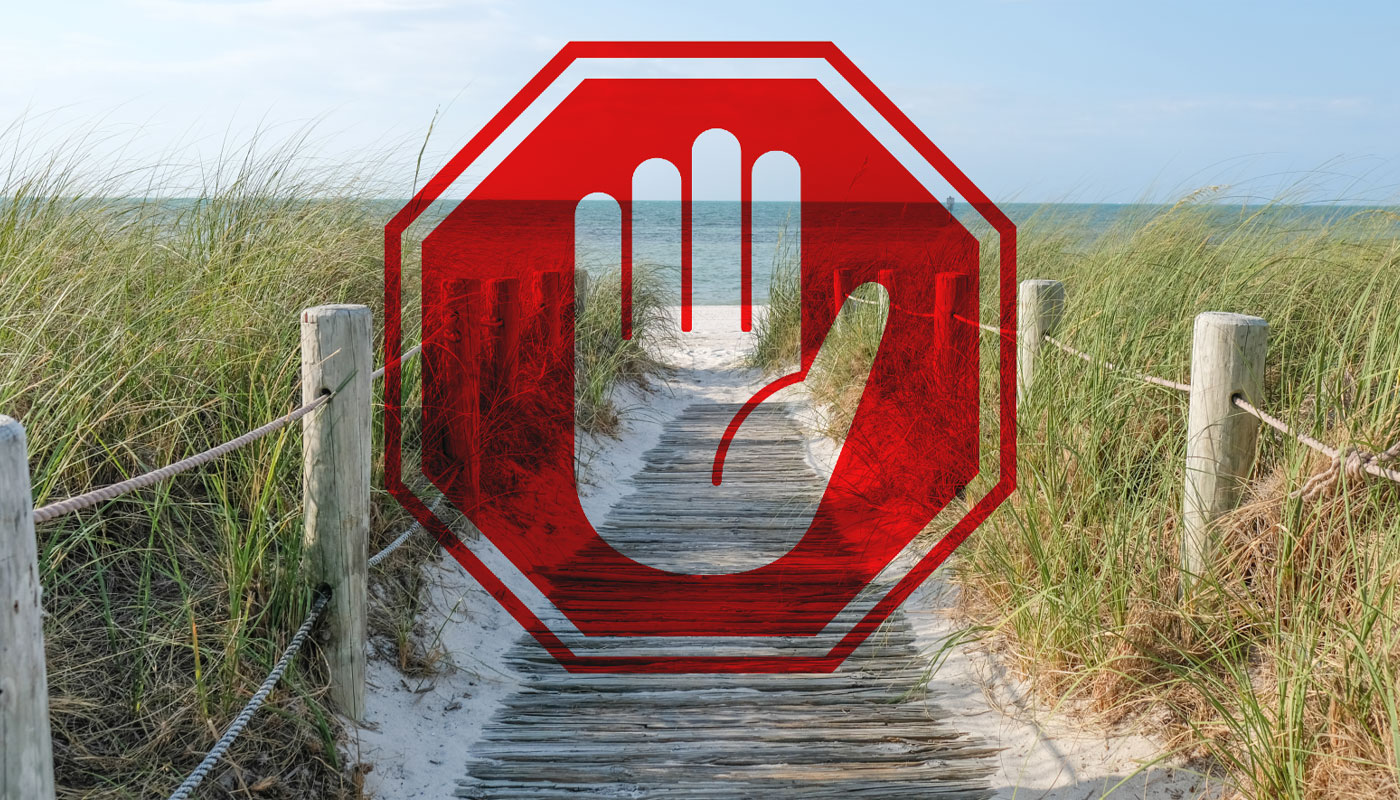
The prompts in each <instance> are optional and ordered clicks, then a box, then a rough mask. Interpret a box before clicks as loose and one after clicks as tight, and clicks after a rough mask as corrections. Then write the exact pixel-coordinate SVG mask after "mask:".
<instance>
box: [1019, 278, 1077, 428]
mask: <svg viewBox="0 0 1400 800" xmlns="http://www.w3.org/2000/svg"><path fill="white" fill-rule="evenodd" d="M1064 312H1065V285H1064V284H1063V283H1061V282H1059V281H1048V280H1028V281H1021V285H1020V287H1019V288H1018V290H1017V294H1016V327H1017V331H1016V402H1017V403H1024V402H1026V398H1027V397H1029V396H1030V389H1031V384H1032V383H1033V382H1034V381H1035V368H1036V362H1037V361H1038V360H1039V358H1040V348H1041V347H1043V346H1044V345H1045V334H1047V333H1054V332H1055V328H1057V327H1058V326H1059V324H1060V318H1061V317H1063V316H1064Z"/></svg>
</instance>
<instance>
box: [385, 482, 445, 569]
mask: <svg viewBox="0 0 1400 800" xmlns="http://www.w3.org/2000/svg"><path fill="white" fill-rule="evenodd" d="M446 497H447V495H441V494H440V495H438V498H437V499H436V500H434V501H433V504H432V505H430V506H428V511H430V512H432V513H437V510H438V506H440V505H442V501H443V499H444V498H446ZM421 530H423V521H422V520H417V519H415V520H414V521H413V525H411V526H410V527H409V529H408V530H406V531H404V532H403V533H401V534H399V538H397V539H395V540H394V541H392V542H390V543H389V544H388V546H387V547H385V548H384V549H383V550H380V551H379V552H378V553H375V554H374V555H372V556H370V558H369V561H368V562H367V563H368V564H369V566H371V567H374V566H378V565H379V562H381V561H383V560H384V559H386V558H388V557H389V554H390V553H392V552H394V551H395V550H397V549H399V548H400V547H402V546H403V543H404V542H406V541H408V540H409V539H411V538H413V534H415V533H417V532H419V531H421Z"/></svg>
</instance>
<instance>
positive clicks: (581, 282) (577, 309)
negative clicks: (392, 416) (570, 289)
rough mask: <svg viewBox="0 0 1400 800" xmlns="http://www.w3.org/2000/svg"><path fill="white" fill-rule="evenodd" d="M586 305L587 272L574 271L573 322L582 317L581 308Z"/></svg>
mask: <svg viewBox="0 0 1400 800" xmlns="http://www.w3.org/2000/svg"><path fill="white" fill-rule="evenodd" d="M587 305H588V273H587V272H584V271H583V270H581V269H580V270H575V271H574V322H575V324H577V323H578V320H579V319H580V318H582V317H583V309H584V307H586V306H587Z"/></svg>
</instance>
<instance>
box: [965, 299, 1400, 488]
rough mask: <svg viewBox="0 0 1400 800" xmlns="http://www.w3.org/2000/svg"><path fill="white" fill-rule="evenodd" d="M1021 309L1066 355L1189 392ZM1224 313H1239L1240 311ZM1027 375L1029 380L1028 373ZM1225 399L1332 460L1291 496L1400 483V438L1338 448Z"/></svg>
mask: <svg viewBox="0 0 1400 800" xmlns="http://www.w3.org/2000/svg"><path fill="white" fill-rule="evenodd" d="M1026 283H1028V284H1034V283H1051V284H1057V285H1058V282H1054V281H1027V282H1026ZM1023 286H1024V284H1023ZM1059 290H1060V292H1061V293H1062V292H1063V287H1062V286H1061V287H1060V288H1059ZM1020 313H1021V316H1022V321H1021V325H1022V329H1023V330H1024V329H1025V328H1026V327H1028V326H1027V325H1026V322H1027V319H1026V318H1027V317H1032V316H1035V315H1037V314H1040V316H1041V318H1040V319H1039V320H1038V323H1039V324H1040V325H1041V328H1042V330H1045V331H1046V332H1043V333H1042V334H1041V336H1040V339H1041V340H1042V341H1044V342H1047V343H1049V344H1050V345H1052V346H1054V347H1055V348H1057V349H1059V350H1060V351H1062V352H1064V353H1068V354H1069V355H1072V356H1074V357H1076V358H1079V359H1081V360H1083V361H1085V362H1087V363H1089V364H1095V365H1101V366H1104V367H1107V368H1108V369H1110V370H1113V371H1115V372H1120V373H1123V374H1125V375H1129V376H1132V377H1134V378H1137V379H1138V380H1140V381H1142V382H1143V383H1148V384H1152V385H1154V386H1161V387H1164V388H1167V389H1174V390H1176V391H1180V392H1187V393H1190V392H1191V391H1192V389H1191V384H1189V383H1181V382H1178V381H1173V380H1168V379H1166V378H1160V377H1157V376H1156V375H1150V374H1148V373H1146V372H1140V371H1138V370H1135V369H1132V368H1130V367H1125V366H1122V365H1119V364H1115V363H1113V362H1111V361H1108V360H1106V359H1102V358H1098V357H1096V356H1094V355H1092V354H1090V353H1087V352H1085V351H1083V350H1080V349H1078V348H1076V347H1072V346H1070V345H1068V344H1065V343H1064V342H1062V341H1060V340H1059V339H1057V338H1055V337H1054V336H1053V335H1051V334H1050V333H1049V332H1048V329H1049V328H1051V327H1053V325H1054V324H1055V322H1057V321H1058V312H1056V313H1055V314H1050V313H1046V312H1045V311H1044V310H1042V309H1040V308H1038V307H1037V306H1036V304H1035V303H1025V304H1023V305H1022V307H1021V309H1020ZM1205 316H1208V315H1202V317H1205ZM1223 316H1226V317H1238V316H1240V315H1223ZM955 318H956V319H958V320H959V321H961V322H966V323H969V324H975V325H977V326H978V327H979V328H981V329H982V330H984V331H987V332H990V333H997V334H1000V335H1006V332H1005V331H1002V330H1001V329H999V328H996V327H993V326H991V325H986V324H983V323H980V322H977V321H975V320H969V319H966V318H964V317H961V316H958V317H955ZM1247 319H1257V318H1247ZM1258 322H1259V323H1263V320H1258ZM1198 324H1199V318H1198ZM1019 344H1020V346H1021V347H1023V348H1025V347H1029V348H1033V349H1038V343H1037V342H1027V341H1021V342H1019ZM1262 352H1263V351H1262V349H1261V350H1260V356H1261V358H1262ZM1193 358H1194V356H1193ZM1032 363H1033V362H1032ZM1027 379H1028V380H1029V377H1028V376H1027ZM1228 401H1229V403H1230V404H1231V405H1233V406H1234V407H1236V408H1238V409H1240V410H1241V411H1244V412H1245V413H1246V414H1249V415H1250V416H1252V417H1254V418H1255V419H1257V420H1259V421H1260V422H1262V423H1264V424H1265V425H1268V426H1269V427H1270V428H1273V429H1274V430H1276V431H1278V432H1280V433H1282V434H1284V435H1286V436H1291V437H1293V438H1294V439H1296V440H1297V441H1298V442H1299V443H1301V444H1303V445H1305V446H1307V447H1309V448H1311V449H1313V450H1315V451H1317V452H1318V453H1321V454H1322V455H1324V456H1326V457H1327V458H1328V459H1330V461H1331V463H1330V464H1329V465H1328V467H1327V469H1325V470H1323V471H1322V472H1320V473H1317V474H1316V475H1313V476H1312V477H1310V478H1309V479H1308V480H1307V481H1306V482H1305V483H1304V485H1303V486H1302V487H1301V488H1300V489H1298V490H1297V491H1295V492H1293V493H1292V495H1290V496H1291V497H1295V498H1296V497H1301V498H1302V499H1303V500H1305V501H1307V502H1313V501H1316V500H1318V499H1320V498H1321V497H1323V496H1325V495H1326V494H1327V493H1329V492H1330V491H1332V489H1333V488H1334V487H1335V486H1336V485H1337V482H1338V481H1339V480H1340V478H1341V476H1342V475H1346V476H1347V477H1348V478H1349V479H1351V480H1359V479H1361V477H1362V476H1363V475H1365V474H1369V475H1372V476H1375V477H1377V478H1385V479H1388V480H1391V481H1394V482H1396V483H1400V470H1397V469H1392V468H1389V467H1386V466H1384V465H1385V464H1389V463H1391V462H1394V461H1396V460H1397V459H1400V442H1396V443H1395V444H1394V445H1391V447H1390V448H1389V449H1387V450H1385V451H1383V452H1380V453H1369V452H1366V451H1364V450H1361V449H1359V448H1356V447H1347V448H1345V449H1338V448H1335V447H1332V446H1330V445H1327V444H1325V443H1323V442H1321V441H1319V440H1318V439H1316V438H1314V437H1312V436H1309V435H1307V434H1305V433H1302V432H1300V431H1297V430H1294V428H1293V427H1292V426H1290V425H1288V424H1287V423H1286V422H1283V421H1282V420H1280V419H1278V418H1277V417H1274V416H1272V415H1270V414H1268V413H1266V412H1264V411H1262V410H1261V409H1259V408H1258V407H1256V406H1255V405H1253V404H1252V403H1250V402H1249V401H1247V400H1245V399H1244V396H1243V393H1241V392H1231V393H1230V394H1229V395H1228Z"/></svg>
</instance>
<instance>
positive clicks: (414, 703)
mask: <svg viewBox="0 0 1400 800" xmlns="http://www.w3.org/2000/svg"><path fill="white" fill-rule="evenodd" d="M695 317H696V331H695V332H692V333H688V334H681V335H680V337H679V339H678V342H677V345H676V346H675V347H674V348H671V349H670V350H669V352H668V353H667V357H668V360H669V361H670V362H671V363H672V364H675V365H676V367H677V373H676V375H675V377H674V379H673V380H672V381H671V383H670V386H669V387H667V388H664V389H662V390H661V391H659V392H657V393H655V394H652V395H648V396H645V397H639V396H635V395H630V394H629V395H628V396H626V397H623V398H621V400H622V405H623V406H624V407H625V408H627V409H628V410H629V413H628V414H627V420H628V424H627V429H626V431H625V432H624V433H623V435H622V437H621V439H616V440H615V439H603V440H596V439H593V438H592V437H581V439H580V441H579V443H578V444H579V452H580V453H581V454H582V455H581V457H582V458H585V459H586V460H587V464H588V475H589V481H588V485H587V486H585V487H584V488H583V489H582V490H581V495H582V501H583V505H584V509H585V511H586V512H587V513H588V516H589V518H590V519H591V520H593V521H594V523H595V524H598V523H601V521H602V519H603V518H604V516H605V515H606V513H607V511H608V509H610V508H611V507H612V506H613V504H615V503H616V502H617V501H618V499H619V498H621V497H622V496H623V495H625V494H626V493H627V492H628V491H630V490H631V487H630V485H629V484H628V482H627V479H628V478H629V477H630V476H632V475H633V474H635V473H636V472H637V471H638V470H639V469H640V468H641V466H642V454H643V453H644V452H646V451H647V450H648V449H650V448H651V447H652V446H653V445H655V444H656V442H657V441H659V439H660V436H661V432H662V430H663V428H664V427H665V425H666V423H667V422H669V421H670V420H671V419H673V418H674V417H675V416H676V414H678V413H679V412H680V411H681V409H683V408H685V407H686V406H688V405H690V404H691V403H693V402H696V401H697V400H704V399H709V400H715V401H729V402H733V401H741V400H744V399H747V398H748V397H749V396H750V395H751V394H752V392H753V391H754V389H755V388H757V387H758V386H760V385H762V379H761V377H760V376H758V375H757V374H755V373H753V372H752V371H750V370H744V369H742V368H740V367H738V366H737V365H736V360H737V356H738V355H739V354H742V353H743V352H745V350H746V349H747V346H748V340H747V336H746V335H745V334H742V333H740V332H739V331H738V330H737V328H738V326H737V319H738V309H737V308H735V307H728V306H709V307H698V308H696V314H695ZM800 398H801V388H800V387H795V388H793V389H790V390H785V391H784V392H782V393H780V394H779V395H778V396H776V399H780V400H781V399H800ZM833 452H834V451H833V448H832V447H831V446H830V443H829V442H826V441H825V440H822V439H820V438H818V437H815V436H814V437H812V438H811V439H809V440H808V458H809V461H810V462H811V464H812V465H813V467H814V468H816V469H817V471H818V473H819V474H829V470H830V465H831V463H832V462H833V458H832V455H833ZM908 557H910V558H913V557H915V554H910V555H909V556H908ZM942 574H943V572H942V571H940V572H939V573H938V574H936V575H935V576H934V577H933V578H932V579H931V580H930V581H929V582H928V583H927V584H926V585H925V586H924V587H923V588H921V589H920V590H919V591H918V592H916V593H915V594H914V595H913V596H912V597H911V598H910V600H909V601H908V602H907V603H906V604H905V610H906V612H907V614H908V617H909V619H910V621H911V623H912V625H913V628H914V630H915V633H916V636H917V642H918V646H919V647H920V649H922V650H924V651H925V652H927V653H929V654H930V657H932V654H933V653H935V652H937V651H938V650H939V649H940V647H941V646H942V644H943V642H944V640H945V639H946V638H947V637H948V636H950V635H952V634H953V633H955V632H956V630H957V624H956V622H955V621H954V620H952V619H950V618H949V616H948V615H947V613H946V612H945V609H947V608H949V607H950V605H951V603H950V599H949V597H950V592H952V591H955V590H954V589H953V588H951V587H950V586H949V585H948V584H947V583H946V582H945V581H944V580H943V579H942ZM429 578H430V582H431V586H432V588H431V590H430V595H431V596H430V598H429V599H430V602H431V608H432V611H431V612H429V613H427V614H425V615H424V616H423V618H422V619H420V623H421V627H422V629H423V630H426V631H429V632H430V634H429V635H430V637H431V638H433V639H435V640H436V641H437V644H438V645H440V646H441V648H442V649H443V651H444V652H445V653H446V655H447V659H448V661H449V665H450V666H449V668H448V669H447V670H446V671H445V672H444V673H443V674H441V675H438V676H435V677H433V678H430V679H423V680H420V679H411V678H406V677H404V676H403V675H401V674H400V673H399V672H398V670H397V669H396V668H395V667H394V666H393V665H392V664H390V663H388V662H385V661H382V660H381V661H373V662H372V663H371V668H370V684H371V688H370V692H369V698H368V712H367V719H366V724H365V725H363V726H361V727H359V728H351V731H352V739H351V741H350V742H349V743H348V745H347V746H346V749H347V751H348V752H347V757H350V758H355V759H358V760H359V761H362V762H365V763H369V764H373V765H374V768H373V770H372V771H371V772H370V773H369V774H368V775H367V776H366V790H367V791H368V792H369V793H370V794H371V796H372V797H376V798H448V797H451V796H452V793H453V791H454V790H455V789H456V788H457V781H458V779H459V778H461V776H462V775H463V772H464V766H465V759H466V753H467V751H468V749H469V748H470V745H471V744H472V743H474V742H475V741H476V740H477V739H478V738H479V734H480V731H481V729H482V727H483V726H484V724H485V723H486V722H487V721H488V719H489V718H490V716H491V714H492V713H494V712H495V710H496V709H497V708H498V707H499V705H500V704H501V702H502V700H503V699H504V698H505V697H506V696H507V695H508V694H509V693H510V691H511V690H512V689H513V688H514V687H515V686H516V685H517V679H516V677H515V676H514V674H513V673H512V672H511V670H510V668H509V667H507V666H506V664H505V660H506V652H507V650H508V648H509V647H510V645H511V644H512V642H513V641H514V640H515V639H516V638H517V636H518V635H519V632H520V631H519V627H518V626H517V625H516V624H515V622H514V621H513V620H512V619H510V618H509V616H508V615H506V613H505V612H504V611H503V610H502V608H501V607H500V605H499V604H498V603H496V601H495V600H494V599H492V598H491V597H490V596H489V595H487V594H486V593H485V592H484V591H483V590H482V589H481V588H480V587H479V586H477V585H476V584H475V582H474V581H472V580H471V579H470V578H469V577H467V576H466V574H465V572H464V571H463V570H462V569H461V567H460V566H458V565H457V564H456V562H454V561H447V562H442V563H439V564H437V565H434V566H432V567H429ZM929 690H930V692H932V693H934V694H936V695H937V696H938V698H939V701H938V705H939V706H940V707H942V708H944V709H947V710H948V711H949V713H950V714H953V715H955V719H952V720H949V721H950V722H951V723H952V724H953V726H954V727H955V728H957V729H959V730H961V731H965V732H967V733H971V734H975V735H978V736H981V737H984V738H985V739H987V740H988V741H990V742H992V743H994V744H996V745H998V746H999V747H1001V748H1002V752H1001V753H1000V755H999V757H998V758H997V759H996V761H997V772H996V773H995V774H994V775H993V776H992V779H991V780H992V786H993V787H994V791H995V794H994V796H995V797H998V798H1046V800H1071V799H1072V800H1083V799H1084V798H1096V797H1105V796H1106V797H1112V798H1119V799H1120V800H1126V798H1144V799H1145V800H1183V799H1184V798H1196V797H1202V796H1206V795H1208V794H1214V793H1213V792H1209V791H1208V790H1207V781H1206V780H1205V779H1203V778H1201V777H1200V776H1198V775H1195V774H1193V773H1191V772H1189V771H1187V770H1184V769H1182V768H1179V767H1171V766H1161V767H1155V766H1154V767H1147V766H1145V765H1147V764H1150V763H1151V762H1152V761H1153V759H1154V758H1155V757H1156V753H1157V751H1158V746H1157V745H1156V744H1155V743H1154V742H1152V741H1151V740H1149V739H1146V738H1143V737H1141V736H1134V735H1130V734H1126V733H1112V732H1110V733H1104V732H1102V731H1096V730H1090V729H1084V728H1082V727H1080V726H1077V725H1075V723H1074V721H1073V719H1071V718H1070V717H1072V713H1070V712H1059V713H1055V712H1052V711H1051V710H1049V709H1046V708H1044V707H1043V706H1040V705H1037V704H1036V703H1034V702H1033V701H1031V700H1029V699H1027V697H1026V695H1025V691H1024V687H1023V686H1022V685H1020V684H1019V683H1017V682H1016V681H1014V680H1012V679H1010V677H1009V676H1008V675H1007V674H1006V672H1005V670H1004V669H1002V668H1001V666H1000V665H999V664H998V663H997V661H996V660H995V659H994V658H992V657H990V656H988V655H987V654H985V653H983V652H980V651H979V650H977V649H976V648H973V647H967V646H959V647H956V648H954V649H952V651H951V652H950V653H949V654H948V655H947V657H946V659H945V661H944V662H943V664H942V666H941V667H940V668H939V670H938V672H937V673H935V674H934V675H933V677H932V679H931V680H930V683H929Z"/></svg>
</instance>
